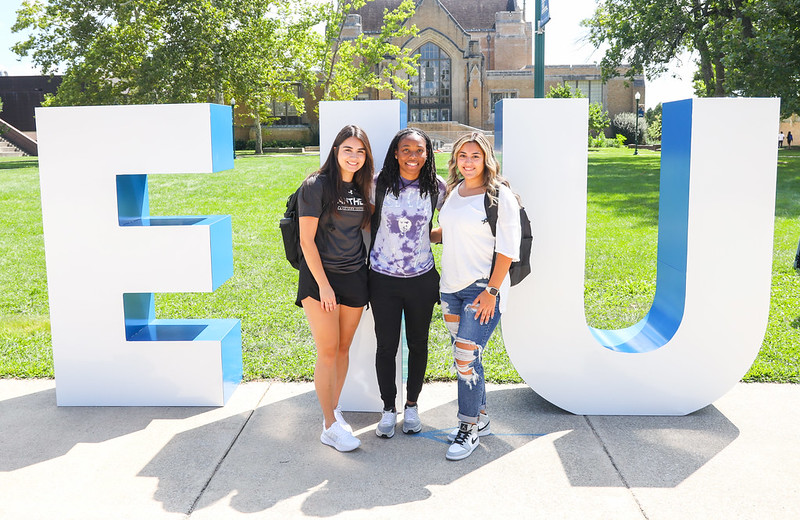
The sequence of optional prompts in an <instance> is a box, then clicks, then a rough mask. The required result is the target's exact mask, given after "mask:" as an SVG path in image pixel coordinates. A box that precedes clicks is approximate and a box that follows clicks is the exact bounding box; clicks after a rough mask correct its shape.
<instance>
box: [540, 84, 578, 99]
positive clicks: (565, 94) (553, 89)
mask: <svg viewBox="0 0 800 520" xmlns="http://www.w3.org/2000/svg"><path fill="white" fill-rule="evenodd" d="M544 97H546V98H551V99H553V98H556V99H559V98H560V99H563V98H582V97H583V92H581V89H579V88H576V89H575V92H572V88H571V87H570V86H569V84H568V83H562V84H559V85H550V90H548V91H547V94H545V95H544Z"/></svg>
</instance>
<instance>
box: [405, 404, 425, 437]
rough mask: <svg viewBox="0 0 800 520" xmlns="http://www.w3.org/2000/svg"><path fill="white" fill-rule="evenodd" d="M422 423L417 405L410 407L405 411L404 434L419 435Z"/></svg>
mask: <svg viewBox="0 0 800 520" xmlns="http://www.w3.org/2000/svg"><path fill="white" fill-rule="evenodd" d="M421 429H422V421H420V420H419V410H418V409H417V405H414V406H408V405H406V409H405V410H403V433H419V431H420V430H421Z"/></svg>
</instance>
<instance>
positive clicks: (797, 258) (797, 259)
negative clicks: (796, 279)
mask: <svg viewBox="0 0 800 520" xmlns="http://www.w3.org/2000/svg"><path fill="white" fill-rule="evenodd" d="M794 268H795V269H796V270H797V271H800V242H798V244H797V254H795V255H794Z"/></svg>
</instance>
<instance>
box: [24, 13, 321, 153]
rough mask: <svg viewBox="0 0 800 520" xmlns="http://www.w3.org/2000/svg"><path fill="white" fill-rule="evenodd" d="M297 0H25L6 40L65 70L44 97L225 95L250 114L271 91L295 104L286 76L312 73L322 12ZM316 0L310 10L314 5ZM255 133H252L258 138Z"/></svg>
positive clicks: (220, 98) (306, 79) (52, 68)
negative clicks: (19, 34)
mask: <svg viewBox="0 0 800 520" xmlns="http://www.w3.org/2000/svg"><path fill="white" fill-rule="evenodd" d="M307 4H308V3H307V2H304V1H303V0H140V1H135V2H134V1H127V2H116V1H112V0H50V1H49V2H48V3H47V4H42V2H41V1H40V0H25V2H23V5H22V8H21V9H20V10H19V11H18V13H17V21H16V23H15V24H14V27H13V28H12V29H13V30H14V31H21V30H23V29H29V30H30V32H31V35H30V36H29V37H28V39H27V40H24V41H22V42H20V43H19V44H17V45H16V46H15V47H14V50H15V52H17V54H19V55H21V56H30V57H31V59H32V61H33V62H34V63H35V64H37V65H38V66H39V67H40V68H41V70H42V72H43V73H45V74H47V73H53V72H56V71H57V70H59V69H63V70H64V78H63V81H62V83H61V86H60V87H59V90H58V92H57V93H56V95H55V96H54V97H52V98H50V99H47V100H46V101H45V104H49V105H77V104H93V105H95V104H127V103H187V102H196V101H210V102H215V103H225V102H226V100H230V99H233V98H235V99H236V100H237V101H238V102H239V103H240V105H241V106H243V107H247V108H248V109H249V111H250V115H251V116H253V117H254V118H255V120H256V129H257V130H258V132H257V135H258V136H259V137H260V130H261V124H260V121H261V120H262V119H266V120H269V116H270V114H269V101H270V100H271V99H276V100H279V101H282V102H288V103H290V104H292V105H293V106H295V108H296V109H297V110H298V111H299V112H302V111H303V108H304V106H303V99H302V98H300V97H299V96H298V95H296V94H295V90H294V89H293V88H289V85H293V84H296V83H298V82H299V83H303V84H305V85H307V86H309V87H311V88H313V84H314V82H315V80H316V76H315V73H314V71H313V67H314V66H315V65H317V54H316V52H317V43H318V42H317V36H316V31H315V30H314V25H315V24H317V23H319V21H320V15H319V12H318V8H317V7H316V6H313V5H312V6H310V7H309V6H308V5H307ZM315 9H317V10H315ZM259 141H260V139H259Z"/></svg>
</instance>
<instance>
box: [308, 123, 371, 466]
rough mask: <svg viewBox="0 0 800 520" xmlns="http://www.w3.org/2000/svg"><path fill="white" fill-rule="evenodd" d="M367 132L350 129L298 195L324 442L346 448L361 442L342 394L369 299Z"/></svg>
mask: <svg viewBox="0 0 800 520" xmlns="http://www.w3.org/2000/svg"><path fill="white" fill-rule="evenodd" d="M373 169H374V168H373V161H372V150H371V149H370V144H369V139H367V135H366V134H365V133H364V131H363V130H362V129H361V128H359V127H357V126H355V125H348V126H346V127H344V128H343V129H342V130H341V131H340V132H339V134H338V135H337V136H336V139H334V141H333V146H332V147H331V150H330V153H329V154H328V158H327V160H326V161H325V164H323V165H322V167H321V168H320V169H319V170H318V171H316V172H314V173H313V174H311V175H310V176H309V177H308V178H307V179H306V180H305V181H304V182H303V186H302V188H301V190H300V197H299V198H298V209H299V216H300V219H299V220H300V247H301V249H302V250H303V260H302V261H301V263H300V278H299V283H298V288H297V300H296V303H297V304H298V305H300V306H302V307H303V310H304V311H305V313H306V318H307V319H308V324H309V326H310V328H311V334H312V335H313V337H314V343H315V344H316V346H317V362H316V365H315V367H314V387H315V388H316V391H317V399H319V403H320V406H321V407H322V414H323V416H324V421H323V425H322V435H321V436H320V441H322V443H323V444H327V445H329V446H333V447H334V448H336V449H337V450H339V451H351V450H354V449H356V448H358V446H359V445H360V444H361V441H359V440H358V439H357V438H356V437H354V436H353V433H352V429H351V428H350V426H349V425H348V424H347V422H346V421H345V420H344V417H342V413H341V410H340V409H339V396H340V395H341V393H342V387H343V386H344V380H345V377H346V376H347V368H348V363H349V352H350V344H351V343H352V341H353V336H354V335H355V332H356V327H358V322H359V321H360V320H361V313H362V312H363V310H364V306H365V305H366V304H367V301H368V300H369V293H368V291H367V266H366V256H367V253H366V248H365V247H364V241H363V238H362V234H361V230H362V229H363V228H366V227H367V226H368V225H369V221H370V212H369V208H368V206H367V205H365V204H364V196H365V195H366V196H369V193H370V191H371V188H372V175H373Z"/></svg>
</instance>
